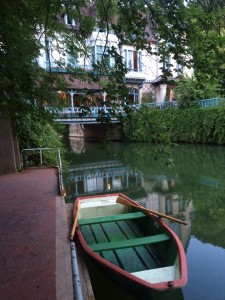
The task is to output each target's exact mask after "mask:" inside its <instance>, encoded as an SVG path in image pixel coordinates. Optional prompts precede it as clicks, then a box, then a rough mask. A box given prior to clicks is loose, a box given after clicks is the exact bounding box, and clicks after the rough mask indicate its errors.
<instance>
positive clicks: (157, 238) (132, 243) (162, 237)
mask: <svg viewBox="0 0 225 300" xmlns="http://www.w3.org/2000/svg"><path fill="white" fill-rule="evenodd" d="M169 239H170V237H169V235H167V234H165V233H163V234H157V235H152V236H149V237H141V238H136V239H130V240H121V241H115V242H106V243H96V244H89V247H90V248H91V249H92V250H93V251H96V252H98V251H105V250H114V249H122V248H130V247H137V246H143V245H148V244H153V243H159V242H163V241H167V240H169Z"/></svg>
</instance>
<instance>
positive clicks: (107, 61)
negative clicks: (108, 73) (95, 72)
mask: <svg viewBox="0 0 225 300" xmlns="http://www.w3.org/2000/svg"><path fill="white" fill-rule="evenodd" d="M109 49H110V48H109V47H106V46H95V47H93V52H92V55H93V61H94V62H95V63H97V62H103V63H104V66H105V67H107V66H108V67H113V65H114V63H115V62H114V58H113V57H111V56H110V54H109V53H108V50H109Z"/></svg>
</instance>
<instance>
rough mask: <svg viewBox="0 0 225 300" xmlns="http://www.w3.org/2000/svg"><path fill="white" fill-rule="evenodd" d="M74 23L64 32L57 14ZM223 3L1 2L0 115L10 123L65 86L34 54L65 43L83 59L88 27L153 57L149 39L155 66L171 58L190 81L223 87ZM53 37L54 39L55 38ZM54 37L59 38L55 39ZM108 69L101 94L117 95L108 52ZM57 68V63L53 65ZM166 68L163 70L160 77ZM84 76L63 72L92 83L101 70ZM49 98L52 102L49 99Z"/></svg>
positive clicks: (119, 85)
mask: <svg viewBox="0 0 225 300" xmlns="http://www.w3.org/2000/svg"><path fill="white" fill-rule="evenodd" d="M63 14H67V15H68V16H69V17H70V18H71V19H75V20H76V25H75V26H72V27H71V28H70V29H68V28H67V27H66V26H65V25H64V24H63V23H62V22H61V19H60V17H61V16H62V15H63ZM224 16H225V5H224V1H222V0H221V1H220V0H210V1H206V0H199V1H198V0H197V1H183V0H172V1H171V0H170V1H168V0H136V1H130V0H119V1H115V0H94V1H87V0H86V1H85V0H82V1H81V0H57V1H53V0H35V1H34V0H23V1H21V0H18V1H15V0H8V1H2V4H1V10H0V61H1V64H0V78H1V79H0V89H1V94H0V111H1V114H2V115H6V116H11V117H12V118H17V117H18V115H22V114H24V113H26V111H27V110H28V111H29V109H30V106H33V107H35V108H38V109H39V108H42V104H43V103H44V102H45V101H48V103H49V102H50V101H51V99H55V96H56V94H55V93H52V92H51V91H52V88H53V87H55V86H57V87H62V88H63V87H65V86H64V84H65V83H64V82H62V81H59V77H58V76H57V74H54V73H53V72H46V71H45V70H44V69H42V68H40V66H39V64H38V61H37V57H38V56H39V53H40V51H41V49H43V48H45V50H46V43H43V40H44V41H47V39H49V38H52V39H56V40H58V41H59V43H58V49H59V51H60V49H61V51H62V49H63V47H62V45H67V48H68V49H70V51H71V52H73V51H75V52H76V53H79V55H83V56H85V55H87V53H88V49H87V46H86V43H85V41H86V39H87V38H88V36H89V34H90V33H91V32H92V30H93V29H94V28H95V27H99V28H104V29H105V30H106V31H108V32H109V30H114V32H115V34H116V35H117V37H118V39H119V41H120V42H121V43H126V44H132V45H134V46H135V47H136V48H137V49H146V50H147V51H148V52H149V54H154V51H155V50H153V49H152V48H151V43H150V41H151V40H155V41H156V42H157V55H159V57H160V59H161V61H163V60H164V59H165V57H166V56H167V55H168V54H172V55H173V56H174V59H175V60H176V61H177V63H178V64H179V65H182V66H188V67H193V68H194V70H195V77H196V78H197V80H198V82H200V83H201V82H203V81H204V80H208V82H210V81H213V82H215V81H217V82H218V84H219V89H220V92H221V93H222V94H223V93H224V89H225V72H224V68H225V63H224V51H225V50H224V44H225V18H224ZM59 34H60V35H59ZM59 36H60V40H59ZM108 51H110V54H111V55H112V56H114V59H115V61H116V64H115V66H114V67H113V68H111V69H109V70H108V69H107V72H108V75H109V76H108V78H109V81H108V85H107V86H106V89H107V88H108V89H109V91H110V90H111V92H112V90H113V89H116V92H117V93H120V92H121V93H122V94H123V93H124V91H123V87H124V86H123V78H124V74H125V73H126V71H127V70H126V68H125V66H124V63H123V60H122V57H121V56H120V55H119V54H118V53H117V52H116V51H115V49H113V48H112V49H109V50H108ZM58 63H59V65H63V64H64V62H63V61H59V62H58ZM170 67H171V66H168V68H164V75H165V80H166V78H167V77H168V76H169V75H170V72H171V68H170ZM93 70H94V71H93V72H92V73H90V72H89V73H85V72H83V73H82V72H80V71H78V70H75V69H74V70H73V68H71V73H72V75H73V76H74V77H76V78H86V79H87V80H93V81H98V80H100V79H101V75H102V74H103V73H104V72H105V71H106V69H105V68H104V63H103V64H94V65H93ZM54 101H55V100H54Z"/></svg>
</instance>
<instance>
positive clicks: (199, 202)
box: [66, 140, 225, 300]
mask: <svg viewBox="0 0 225 300" xmlns="http://www.w3.org/2000/svg"><path fill="white" fill-rule="evenodd" d="M70 143H71V152H70V155H69V157H68V160H69V162H70V167H71V169H72V170H73V171H72V172H71V178H70V179H68V180H67V182H66V189H67V196H68V198H67V200H68V201H73V199H74V198H75V197H76V196H78V195H91V194H100V193H113V192H121V193H124V194H126V195H127V196H129V197H130V198H132V199H134V200H136V201H139V202H140V203H141V204H142V205H144V206H145V207H147V208H149V209H153V210H157V211H159V212H161V213H166V214H169V215H172V216H174V217H177V218H181V219H184V220H185V221H186V222H187V223H188V225H187V226H184V225H179V224H178V223H170V226H171V227H172V228H173V230H174V231H175V232H176V233H177V235H178V236H179V237H180V239H181V241H182V243H183V245H184V248H185V251H186V256H187V265H188V284H187V285H186V286H185V287H184V288H183V289H182V291H181V292H182V296H181V295H179V296H178V298H177V297H176V299H185V300H208V299H209V300H211V299H215V300H224V299H225V148H224V147H219V146H202V145H179V146H178V147H175V148H173V149H171V151H168V152H166V153H164V152H163V151H162V149H161V148H160V147H155V146H152V145H149V144H125V143H110V144H106V145H103V144H97V143H94V142H85V143H84V142H83V141H82V140H70ZM95 272H97V271H96V270H95ZM99 276H100V278H101V275H99ZM99 276H98V278H99ZM94 277H95V276H94ZM95 279H96V277H95ZM102 280H103V278H102ZM95 281H96V280H93V282H95ZM98 282H100V280H97V283H96V282H95V283H94V285H95V286H96V289H97V290H96V291H99V289H100V287H102V285H100V286H98ZM103 286H104V287H105V289H103V291H104V290H105V293H106V294H105V295H104V292H103V291H101V293H100V294H99V293H98V292H96V294H97V295H98V298H97V300H99V299H134V298H132V296H131V295H128V294H127V293H124V292H123V291H120V290H116V287H113V285H112V286H111V283H109V282H106V283H104V284H103ZM109 288H110V289H111V290H112V292H110V295H111V297H112V298H110V296H109V295H108V291H109ZM100 295H101V296H100ZM166 299H167V298H166ZM174 299H175V298H174Z"/></svg>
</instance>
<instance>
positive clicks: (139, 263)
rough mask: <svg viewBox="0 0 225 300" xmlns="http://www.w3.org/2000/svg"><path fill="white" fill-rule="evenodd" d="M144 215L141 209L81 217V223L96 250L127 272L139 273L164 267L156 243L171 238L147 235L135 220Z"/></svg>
mask: <svg viewBox="0 0 225 300" xmlns="http://www.w3.org/2000/svg"><path fill="white" fill-rule="evenodd" d="M125 215H126V216H125ZM128 215H129V216H128ZM145 217H146V216H145V215H144V214H143V213H141V212H138V213H130V214H124V216H123V215H118V216H110V217H109V216H108V217H100V218H93V219H86V220H82V219H81V220H79V226H80V229H81V232H82V235H83V236H84V239H85V241H86V242H87V244H88V245H89V246H90V247H91V248H92V250H93V251H95V252H96V253H98V254H99V255H101V256H102V257H103V258H105V259H106V260H108V261H109V262H112V263H113V264H115V265H117V266H119V267H120V268H122V269H125V270H126V271H128V272H131V273H132V272H140V271H144V270H149V269H155V268H161V267H163V266H164V265H163V262H162V259H161V258H160V257H159V255H158V251H156V249H155V247H154V243H157V242H163V241H166V240H168V239H169V236H168V235H166V234H159V235H155V236H148V237H146V236H145V234H144V233H143V232H142V231H141V230H140V227H139V226H138V225H137V223H136V220H137V219H138V218H145Z"/></svg>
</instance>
